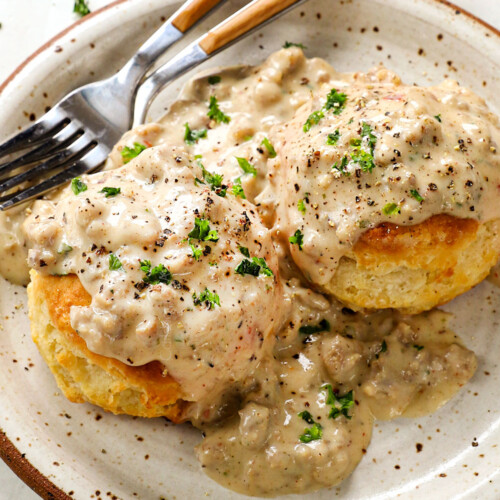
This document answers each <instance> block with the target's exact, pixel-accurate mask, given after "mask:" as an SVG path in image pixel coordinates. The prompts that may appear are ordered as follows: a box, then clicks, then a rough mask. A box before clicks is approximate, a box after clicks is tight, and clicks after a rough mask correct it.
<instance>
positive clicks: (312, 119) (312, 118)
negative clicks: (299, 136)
mask: <svg viewBox="0 0 500 500" xmlns="http://www.w3.org/2000/svg"><path fill="white" fill-rule="evenodd" d="M324 116H325V113H323V111H313V112H312V113H311V114H310V115H309V116H308V117H307V120H306V122H305V123H304V126H303V127H302V130H303V131H304V132H309V130H311V127H312V126H313V125H317V124H318V123H319V121H320V120H321V118H323V117H324Z"/></svg>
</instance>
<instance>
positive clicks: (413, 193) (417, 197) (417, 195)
mask: <svg viewBox="0 0 500 500" xmlns="http://www.w3.org/2000/svg"><path fill="white" fill-rule="evenodd" d="M410 194H411V196H412V197H413V198H415V199H416V200H417V201H418V202H419V203H422V202H423V201H424V199H423V198H422V196H420V193H419V192H418V191H417V190H416V189H412V190H411V191H410Z"/></svg>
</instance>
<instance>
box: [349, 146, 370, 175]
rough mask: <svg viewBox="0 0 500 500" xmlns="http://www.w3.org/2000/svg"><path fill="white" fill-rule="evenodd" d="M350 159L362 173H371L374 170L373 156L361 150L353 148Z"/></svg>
mask: <svg viewBox="0 0 500 500" xmlns="http://www.w3.org/2000/svg"><path fill="white" fill-rule="evenodd" d="M351 158H352V161H353V162H354V163H357V164H358V165H359V166H360V167H361V170H362V171H363V172H371V171H372V170H373V169H374V168H375V162H374V161H373V156H372V155H371V154H370V153H367V152H366V151H363V150H362V149H361V148H355V150H354V151H353V152H352V153H351Z"/></svg>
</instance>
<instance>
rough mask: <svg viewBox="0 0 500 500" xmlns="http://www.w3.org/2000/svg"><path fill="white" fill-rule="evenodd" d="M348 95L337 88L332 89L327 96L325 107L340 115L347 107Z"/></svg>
mask: <svg viewBox="0 0 500 500" xmlns="http://www.w3.org/2000/svg"><path fill="white" fill-rule="evenodd" d="M346 101H347V95H346V94H344V93H343V92H337V89H332V90H330V92H329V93H328V95H327V96H326V103H325V106H324V109H326V110H327V111H331V110H333V114H334V115H339V114H340V113H341V112H342V110H343V109H344V107H345V103H346Z"/></svg>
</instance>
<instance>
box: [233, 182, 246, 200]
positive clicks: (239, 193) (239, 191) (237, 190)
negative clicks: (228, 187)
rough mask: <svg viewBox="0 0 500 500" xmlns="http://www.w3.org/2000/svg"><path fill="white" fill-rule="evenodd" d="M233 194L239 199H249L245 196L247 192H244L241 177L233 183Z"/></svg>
mask: <svg viewBox="0 0 500 500" xmlns="http://www.w3.org/2000/svg"><path fill="white" fill-rule="evenodd" d="M233 194H234V196H236V197H237V198H242V199H244V200H246V199H247V197H246V196H245V191H243V186H242V185H241V177H238V178H237V179H235V180H234V181H233Z"/></svg>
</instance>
